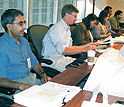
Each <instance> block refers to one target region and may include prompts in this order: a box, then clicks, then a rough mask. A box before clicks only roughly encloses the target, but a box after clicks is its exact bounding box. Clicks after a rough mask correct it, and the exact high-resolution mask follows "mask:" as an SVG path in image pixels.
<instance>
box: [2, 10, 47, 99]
mask: <svg viewBox="0 0 124 107" xmlns="http://www.w3.org/2000/svg"><path fill="white" fill-rule="evenodd" d="M1 24H2V26H3V28H4V29H5V33H4V34H3V36H2V37H1V38H0V86H3V87H8V88H15V89H17V92H19V91H20V90H25V89H27V88H29V87H31V86H32V85H36V84H37V85H40V84H41V83H45V82H47V76H46V74H45V73H44V72H43V70H42V68H41V66H40V64H39V63H38V61H37V59H36V57H35V56H34V54H33V53H32V51H31V49H30V46H29V44H28V41H27V40H26V39H25V38H24V37H23V36H24V30H25V29H26V21H25V20H24V17H23V13H22V12H21V11H20V10H17V9H8V10H6V11H5V12H4V13H3V14H2V16H1ZM31 69H33V70H34V71H35V72H36V73H37V74H39V76H40V79H36V75H34V73H31V72H30V70H31ZM0 95H1V96H6V97H9V98H12V96H10V95H9V96H7V95H4V94H0Z"/></svg>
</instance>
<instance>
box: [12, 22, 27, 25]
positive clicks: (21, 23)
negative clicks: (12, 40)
mask: <svg viewBox="0 0 124 107" xmlns="http://www.w3.org/2000/svg"><path fill="white" fill-rule="evenodd" d="M12 24H18V25H19V26H23V25H26V21H24V22H23V21H20V22H19V23H12Z"/></svg>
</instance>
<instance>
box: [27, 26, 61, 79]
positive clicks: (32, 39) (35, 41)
mask: <svg viewBox="0 0 124 107" xmlns="http://www.w3.org/2000/svg"><path fill="white" fill-rule="evenodd" d="M48 29H49V27H47V26H44V25H32V26H30V27H29V28H28V29H27V33H28V36H29V43H30V45H31V49H32V51H33V53H34V55H35V56H36V58H37V59H38V61H39V63H46V64H48V65H50V64H52V63H53V62H52V61H51V60H49V59H43V56H41V50H42V40H43V38H44V36H45V34H46V33H47V31H48ZM42 68H43V70H44V72H45V73H46V74H47V76H49V77H51V78H52V77H54V76H56V75H57V74H59V73H60V72H59V71H57V70H55V69H53V68H50V67H47V66H42Z"/></svg>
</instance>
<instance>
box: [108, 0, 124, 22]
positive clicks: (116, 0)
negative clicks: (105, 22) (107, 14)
mask: <svg viewBox="0 0 124 107" xmlns="http://www.w3.org/2000/svg"><path fill="white" fill-rule="evenodd" d="M106 5H109V6H111V7H112V10H113V14H112V15H114V13H115V11H117V10H122V11H123V18H122V22H124V0H107V1H106Z"/></svg>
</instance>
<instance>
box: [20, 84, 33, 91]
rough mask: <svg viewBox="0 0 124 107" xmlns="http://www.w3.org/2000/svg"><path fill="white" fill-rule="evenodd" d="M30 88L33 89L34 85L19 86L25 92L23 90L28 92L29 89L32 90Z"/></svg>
mask: <svg viewBox="0 0 124 107" xmlns="http://www.w3.org/2000/svg"><path fill="white" fill-rule="evenodd" d="M30 87H32V85H28V84H21V85H20V86H19V89H20V90H22V91H23V90H26V89H28V88H30Z"/></svg>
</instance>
